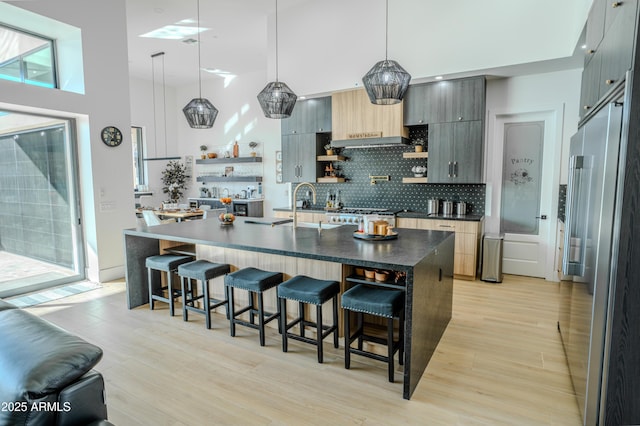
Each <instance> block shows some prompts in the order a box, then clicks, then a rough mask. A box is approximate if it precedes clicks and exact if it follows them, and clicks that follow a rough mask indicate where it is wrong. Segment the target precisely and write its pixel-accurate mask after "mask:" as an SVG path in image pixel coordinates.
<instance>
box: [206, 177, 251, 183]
mask: <svg viewBox="0 0 640 426" xmlns="http://www.w3.org/2000/svg"><path fill="white" fill-rule="evenodd" d="M196 181H198V182H262V176H230V177H226V176H198V177H197V178H196Z"/></svg>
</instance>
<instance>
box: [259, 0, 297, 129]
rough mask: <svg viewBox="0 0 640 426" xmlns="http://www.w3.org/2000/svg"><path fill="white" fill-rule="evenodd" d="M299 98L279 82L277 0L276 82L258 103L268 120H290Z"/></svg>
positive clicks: (268, 87) (264, 92)
mask: <svg viewBox="0 0 640 426" xmlns="http://www.w3.org/2000/svg"><path fill="white" fill-rule="evenodd" d="M297 99H298V97H297V96H296V94H295V93H293V90H291V89H290V88H289V86H287V85H286V84H285V83H283V82H281V81H278V0H276V81H272V82H271V83H268V84H267V85H266V86H265V88H264V89H262V91H261V92H260V93H258V102H259V103H260V107H262V111H263V112H264V116H265V117H267V118H288V117H290V116H291V111H293V107H294V106H295V105H296V100H297Z"/></svg>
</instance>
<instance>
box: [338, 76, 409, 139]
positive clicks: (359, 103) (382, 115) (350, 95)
mask: <svg viewBox="0 0 640 426" xmlns="http://www.w3.org/2000/svg"><path fill="white" fill-rule="evenodd" d="M403 102H404V101H403ZM403 102H400V103H397V104H395V105H374V104H372V103H371V101H370V100H369V97H368V96H367V92H366V91H365V90H364V89H355V90H346V91H342V92H335V93H333V94H332V95H331V134H332V138H333V141H332V142H331V145H333V146H335V147H337V148H365V147H372V146H378V147H380V146H394V145H402V144H409V143H410V141H409V139H408V136H409V130H408V129H407V128H406V127H405V126H404V125H403Z"/></svg>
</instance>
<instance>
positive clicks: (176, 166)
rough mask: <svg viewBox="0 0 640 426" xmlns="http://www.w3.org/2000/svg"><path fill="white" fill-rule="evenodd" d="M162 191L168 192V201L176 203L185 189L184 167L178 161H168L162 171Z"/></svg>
mask: <svg viewBox="0 0 640 426" xmlns="http://www.w3.org/2000/svg"><path fill="white" fill-rule="evenodd" d="M162 184H163V185H164V186H163V187H162V192H164V193H165V194H168V197H169V200H168V201H169V202H170V203H174V204H175V203H177V202H178V201H179V200H180V199H181V198H182V194H183V193H184V191H185V190H186V189H187V175H186V167H185V166H184V164H182V163H180V162H178V161H169V163H168V164H167V168H166V169H164V170H163V171H162Z"/></svg>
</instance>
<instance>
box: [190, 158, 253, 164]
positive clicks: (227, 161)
mask: <svg viewBox="0 0 640 426" xmlns="http://www.w3.org/2000/svg"><path fill="white" fill-rule="evenodd" d="M230 163H262V157H230V158H225V157H219V158H207V159H204V160H203V159H199V160H196V164H230Z"/></svg>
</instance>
